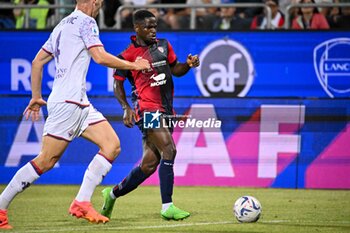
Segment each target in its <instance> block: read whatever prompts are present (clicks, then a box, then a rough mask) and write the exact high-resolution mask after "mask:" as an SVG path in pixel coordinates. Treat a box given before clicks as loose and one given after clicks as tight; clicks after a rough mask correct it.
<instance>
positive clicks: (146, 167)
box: [101, 139, 160, 218]
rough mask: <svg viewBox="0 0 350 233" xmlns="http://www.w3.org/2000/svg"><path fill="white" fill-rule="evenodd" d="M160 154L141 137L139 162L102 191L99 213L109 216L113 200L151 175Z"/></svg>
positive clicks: (155, 168) (128, 191) (131, 189)
mask: <svg viewBox="0 0 350 233" xmlns="http://www.w3.org/2000/svg"><path fill="white" fill-rule="evenodd" d="M159 160H160V155H159V153H158V151H157V149H156V148H155V147H154V146H153V145H152V144H150V143H149V142H148V141H147V140H146V139H143V156H142V161H141V164H140V165H139V166H137V167H135V168H134V169H132V170H131V172H130V173H129V174H128V175H127V176H126V177H125V178H124V179H123V180H122V181H121V182H120V183H119V184H118V185H116V186H114V188H111V187H108V188H105V189H104V190H103V191H102V195H103V199H104V203H103V206H102V210H101V214H102V215H104V216H106V217H108V218H110V217H111V215H112V211H113V207H114V203H115V200H116V199H117V198H118V197H120V196H124V195H126V194H128V193H130V192H131V191H133V190H134V189H136V188H137V187H138V186H139V185H140V184H141V183H142V182H143V181H145V180H146V179H147V178H148V177H149V176H150V175H152V174H153V173H154V172H155V171H156V170H157V166H158V164H159Z"/></svg>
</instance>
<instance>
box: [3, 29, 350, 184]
mask: <svg viewBox="0 0 350 233" xmlns="http://www.w3.org/2000/svg"><path fill="white" fill-rule="evenodd" d="M48 35H49V33H48V32H39V31H38V32H30V31H22V32H19V31H18V32H5V31H2V32H0V46H1V48H2V52H1V55H0V70H1V77H2V78H1V79H0V87H1V88H0V95H1V97H0V105H1V108H0V113H1V114H0V119H1V120H0V146H1V148H2V150H1V152H0V174H1V175H0V184H6V183H8V182H9V180H10V179H11V177H12V176H13V175H14V173H15V172H16V171H17V170H18V168H19V167H20V166H22V165H23V164H24V163H26V162H27V161H29V160H31V159H32V158H33V157H34V156H35V155H36V154H37V153H38V151H39V150H40V140H41V139H40V137H41V133H42V128H43V123H44V121H43V120H42V121H39V122H36V123H34V124H33V123H32V122H30V121H23V119H22V115H21V114H22V112H23V110H24V108H25V106H26V105H27V103H28V101H29V98H30V84H29V76H30V67H31V60H32V59H33V57H34V55H35V53H36V52H37V50H38V49H39V48H40V46H41V45H42V44H43V43H44V42H45V40H46V38H47V37H48ZM130 35H131V33H129V32H102V33H101V40H102V41H103V43H104V45H105V47H106V49H107V50H108V51H111V52H112V53H118V52H120V51H122V50H123V49H124V48H125V46H127V45H128V43H129V36H130ZM158 37H159V38H162V37H165V38H168V39H169V41H171V43H172V45H173V47H174V50H175V52H176V54H177V55H178V58H179V59H180V60H182V61H183V60H184V59H185V57H186V56H187V53H189V52H190V53H192V54H201V55H203V51H205V50H206V49H208V47H209V45H210V44H212V43H215V42H217V41H219V42H220V43H222V44H225V43H229V42H228V41H230V42H233V43H234V44H238V45H239V48H238V47H236V48H232V47H230V46H229V47H223V48H221V50H217V51H216V50H215V48H214V50H212V51H211V52H209V53H207V56H209V55H210V56H212V57H209V58H208V57H203V56H201V57H200V58H201V60H202V59H204V58H206V59H207V60H205V59H204V60H202V66H201V68H200V69H198V70H193V71H190V72H189V73H188V74H187V75H186V76H185V77H183V78H180V79H177V78H174V83H175V97H176V98H175V109H176V110H177V112H178V113H179V114H184V113H187V112H188V111H191V110H192V109H195V107H196V106H197V107H198V106H203V107H205V108H206V109H207V110H208V111H207V112H208V114H212V115H208V116H209V117H217V118H218V119H220V120H222V122H223V123H222V128H221V130H220V131H219V132H206V131H205V130H204V131H200V132H192V133H193V134H192V139H193V140H192V141H191V142H192V143H188V144H186V145H185V144H183V141H184V140H183V139H184V134H183V132H181V131H178V132H176V133H175V134H174V138H175V141H176V142H177V147H178V150H179V152H178V154H177V164H176V166H175V167H176V168H175V182H176V184H177V185H205V186H207V185H213V186H243V187H246V186H251V187H283V188H337V189H338V188H341V189H349V188H350V176H349V175H348V171H349V169H350V150H349V149H350V146H349V137H350V124H349V111H350V102H349V88H350V77H349V76H350V67H349V66H350V65H349V61H350V49H349V48H350V42H349V41H350V33H349V32H341V31H327V32H311V31H308V32H307V31H306V32H293V31H289V32H172V33H159V35H158ZM24 38H25V43H24ZM338 42H339V43H338ZM337 43H338V44H337ZM225 48H226V49H225ZM242 48H243V50H244V51H246V53H247V54H248V55H249V57H250V58H251V60H250V61H245V62H243V63H239V62H238V63H237V64H232V65H233V68H232V66H231V68H230V64H229V62H228V61H229V57H230V56H231V55H232V54H234V53H242V50H240V49H242ZM217 49H220V48H217ZM225 51H226V52H227V54H225ZM242 54H243V53H242ZM215 56H216V57H215ZM328 56H329V57H328ZM243 57H244V56H243ZM211 61H215V62H219V63H220V64H222V65H223V66H222V67H225V69H226V70H225V72H226V73H225V72H223V73H222V75H226V77H227V79H226V80H229V79H233V76H232V75H238V76H239V77H238V78H236V79H235V80H234V82H235V84H236V85H235V87H236V89H235V90H238V92H239V90H240V88H242V86H244V85H246V84H247V82H248V80H249V78H247V77H243V76H244V75H248V76H249V74H250V75H251V76H252V77H253V78H252V79H251V83H250V84H251V85H250V86H249V87H247V92H246V93H244V94H241V96H240V97H237V96H238V95H239V93H237V92H230V91H226V92H215V93H211V92H209V96H208V90H207V94H203V90H202V89H203V88H204V89H206V88H208V86H207V84H206V81H207V76H209V75H210V73H208V72H210V69H209V68H208V67H210V64H211ZM240 61H243V59H241V60H240ZM249 62H251V65H252V70H249V69H248V68H247V69H248V71H247V70H244V67H245V66H247V67H248V66H249V65H247V64H248V63H249ZM92 63H93V62H92ZM242 67H243V68H242ZM332 67H333V70H327V69H332ZM250 71H251V73H250ZM327 72H328V73H327ZM53 74H54V66H53V63H50V64H49V65H48V66H47V67H46V68H45V70H44V78H43V85H42V86H43V93H44V95H47V94H49V92H50V84H51V82H52V80H53V79H52V76H53ZM111 74H112V70H111V69H107V68H104V67H102V66H99V65H96V64H94V63H93V64H92V65H91V67H90V70H89V73H88V82H89V85H88V88H89V92H88V94H89V95H90V96H91V97H90V100H91V102H92V103H93V104H94V106H95V107H96V108H97V109H99V110H100V111H101V112H102V113H103V114H104V115H105V116H106V117H107V118H108V119H109V120H110V122H111V124H112V125H113V127H114V128H115V129H116V131H117V133H118V134H119V136H120V138H121V143H122V153H121V155H120V156H119V158H118V159H117V160H116V162H115V163H114V166H113V169H112V171H111V172H110V173H109V174H108V176H106V177H105V179H104V181H103V184H115V183H117V182H119V181H120V180H121V179H122V178H123V177H124V176H125V175H126V174H127V173H128V172H129V171H130V169H131V168H132V167H134V166H135V165H137V164H138V162H139V160H140V157H141V154H142V151H141V135H140V133H139V132H138V129H137V128H136V127H134V128H133V129H128V128H126V127H124V126H123V124H122V121H121V119H122V111H121V108H120V107H119V105H118V103H117V101H116V99H115V98H114V97H113V90H112V82H113V80H112V77H111ZM324 79H326V80H328V81H327V82H326V84H325V83H323V81H322V80H324ZM223 80H225V79H223ZM332 82H333V83H332ZM328 85H329V86H331V85H332V87H336V88H335V89H336V90H338V91H335V92H334V91H332V90H330V89H328V88H327V87H328ZM205 95H207V96H205ZM46 97H47V96H46ZM213 114H214V115H213ZM43 115H44V116H47V112H46V108H44V111H43ZM213 142H214V143H213ZM181 148H186V149H181ZM96 152H97V147H95V146H93V145H92V144H91V143H89V142H86V141H84V140H82V139H77V140H76V141H74V142H73V143H71V145H70V146H69V147H68V149H67V151H66V153H65V155H64V156H63V157H62V159H61V160H60V162H59V164H58V166H57V167H55V168H54V169H53V170H52V171H50V172H49V173H47V174H44V175H43V177H42V178H41V179H40V180H38V182H37V183H40V184H79V183H80V182H81V180H82V177H83V174H84V170H85V169H86V167H87V165H88V163H89V161H90V160H91V158H92V156H93V155H94V154H95V153H96ZM157 183H158V180H157V176H156V175H155V176H153V177H151V178H150V179H149V180H147V181H146V185H153V184H157Z"/></svg>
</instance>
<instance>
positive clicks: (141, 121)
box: [136, 116, 174, 139]
mask: <svg viewBox="0 0 350 233" xmlns="http://www.w3.org/2000/svg"><path fill="white" fill-rule="evenodd" d="M161 118H162V116H161ZM161 122H162V121H161ZM136 125H137V127H139V129H140V131H141V133H142V139H146V138H147V133H148V130H149V129H148V128H144V125H143V118H141V119H140V120H139V121H138V122H136ZM160 127H163V126H162V124H161V126H160ZM165 128H167V129H168V130H169V131H170V133H171V134H173V132H174V128H173V127H171V126H166V127H165Z"/></svg>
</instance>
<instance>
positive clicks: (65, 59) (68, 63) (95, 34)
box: [42, 10, 103, 105]
mask: <svg viewBox="0 0 350 233" xmlns="http://www.w3.org/2000/svg"><path fill="white" fill-rule="evenodd" d="M95 46H103V44H102V43H101V41H100V38H99V30H98V26H97V24H96V21H95V19H93V18H92V17H90V16H88V15H86V14H84V13H83V12H82V11H80V10H75V11H74V12H72V13H71V14H70V15H68V16H67V17H65V18H64V19H62V21H61V22H60V23H59V24H58V25H57V26H56V27H55V28H54V30H53V31H52V33H51V35H50V38H49V39H48V40H47V41H46V43H45V44H44V46H43V47H42V49H43V50H45V51H46V52H48V53H50V54H51V55H52V56H54V58H55V65H56V74H55V80H54V83H53V87H52V92H51V94H50V96H49V99H48V102H51V103H59V102H72V103H76V104H79V105H88V104H89V100H88V98H87V95H86V74H87V71H88V67H89V64H90V60H91V55H90V54H89V52H88V50H89V49H90V48H91V47H95Z"/></svg>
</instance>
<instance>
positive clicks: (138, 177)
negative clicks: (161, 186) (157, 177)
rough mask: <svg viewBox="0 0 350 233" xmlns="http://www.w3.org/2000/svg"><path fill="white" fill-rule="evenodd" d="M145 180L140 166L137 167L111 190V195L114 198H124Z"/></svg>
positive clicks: (145, 177)
mask: <svg viewBox="0 0 350 233" xmlns="http://www.w3.org/2000/svg"><path fill="white" fill-rule="evenodd" d="M145 179H147V176H146V174H145V173H143V172H142V170H141V168H140V166H137V167H135V168H134V169H132V170H131V172H130V173H129V175H128V176H127V177H125V178H124V180H123V181H122V182H120V183H119V184H118V185H116V186H115V187H114V188H113V193H114V195H115V196H116V197H120V196H124V195H125V194H127V193H130V192H131V191H132V190H134V189H136V188H137V186H139V185H140V184H141V183H142V182H143V181H144V180H145Z"/></svg>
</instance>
